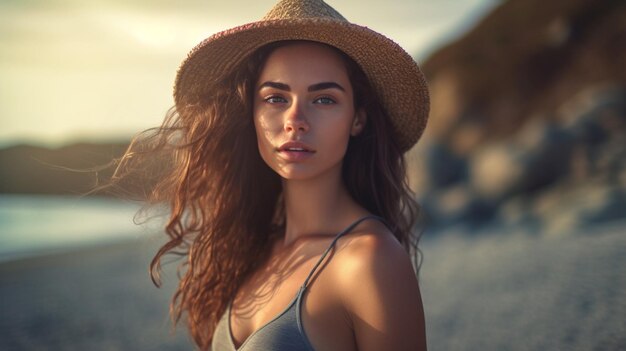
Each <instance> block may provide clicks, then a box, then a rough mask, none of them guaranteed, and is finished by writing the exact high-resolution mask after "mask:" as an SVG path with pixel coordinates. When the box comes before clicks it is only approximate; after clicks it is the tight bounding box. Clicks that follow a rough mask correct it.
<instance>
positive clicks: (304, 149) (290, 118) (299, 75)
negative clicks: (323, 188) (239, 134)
mask: <svg viewBox="0 0 626 351" xmlns="http://www.w3.org/2000/svg"><path fill="white" fill-rule="evenodd" d="M253 94H254V109H253V115H254V125H255V128H256V134H257V139H258V146H259V152H260V154H261V157H262V158H263V160H264V161H265V163H267V165H268V166H270V168H272V169H273V170H274V171H275V172H276V173H278V174H279V175H280V176H281V177H283V178H285V179H309V178H314V177H318V176H322V175H328V174H329V172H331V173H332V172H335V173H337V174H339V175H340V174H341V164H342V160H343V157H344V155H345V153H346V149H347V146H348V140H349V138H350V135H357V134H358V133H359V132H360V131H361V130H362V129H363V127H364V123H365V120H364V118H365V116H364V113H363V112H359V113H356V111H355V108H354V99H353V90H352V85H351V84H350V80H349V77H348V73H347V71H346V67H345V64H344V61H343V59H342V57H341V56H340V55H339V54H337V53H336V52H335V51H334V50H333V49H331V48H329V47H326V46H324V45H321V44H315V43H296V44H290V45H287V46H283V47H279V48H277V49H275V50H274V51H273V52H272V53H271V54H270V55H269V56H268V58H267V61H266V62H265V65H264V66H263V69H262V70H261V73H260V76H259V79H258V81H257V83H256V85H255V89H254V92H253Z"/></svg>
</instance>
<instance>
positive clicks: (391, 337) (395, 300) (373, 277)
mask: <svg viewBox="0 0 626 351" xmlns="http://www.w3.org/2000/svg"><path fill="white" fill-rule="evenodd" d="M346 251H347V252H346V253H345V255H344V258H345V261H344V262H342V264H343V265H342V276H343V277H344V279H342V284H341V285H342V287H341V289H340V291H341V295H342V300H343V305H344V306H345V308H346V311H347V313H348V315H349V316H350V318H351V321H352V323H353V326H354V334H355V338H356V344H357V348H358V350H359V351H382V350H407V351H408V350H410V351H415V350H419V351H422V350H426V332H425V325H424V310H423V306H422V299H421V295H420V290H419V285H418V282H417V278H416V276H415V272H414V271H413V268H412V265H411V260H410V259H409V256H408V254H407V253H406V251H405V250H404V248H403V247H402V246H401V245H400V244H399V243H398V242H397V241H396V240H395V239H394V238H393V236H392V235H391V234H390V233H386V234H382V233H379V234H368V235H363V236H359V238H356V239H355V240H354V241H353V242H351V243H350V245H348V246H347V250H346ZM344 267H345V268H344ZM344 269H345V271H344Z"/></svg>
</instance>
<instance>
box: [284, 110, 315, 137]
mask: <svg viewBox="0 0 626 351" xmlns="http://www.w3.org/2000/svg"><path fill="white" fill-rule="evenodd" d="M285 131H286V132H300V133H306V132H308V131H309V122H308V121H307V119H306V117H305V114H304V112H303V111H302V108H301V107H300V106H298V104H297V103H294V104H293V105H292V106H291V107H290V108H289V109H288V110H287V115H286V117H285Z"/></svg>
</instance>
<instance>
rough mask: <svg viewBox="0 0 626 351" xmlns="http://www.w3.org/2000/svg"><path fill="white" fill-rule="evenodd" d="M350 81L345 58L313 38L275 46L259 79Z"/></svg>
mask: <svg viewBox="0 0 626 351" xmlns="http://www.w3.org/2000/svg"><path fill="white" fill-rule="evenodd" d="M268 79H277V80H285V81H286V80H302V79H307V80H314V81H315V80H317V81H344V82H347V81H348V73H347V69H346V64H345V61H344V58H343V57H342V56H341V55H340V54H339V53H338V52H337V51H336V50H335V49H333V48H331V47H328V46H326V45H323V44H318V43H313V42H298V43H291V44H287V45H285V46H281V47H278V48H276V49H274V50H273V51H272V52H271V53H270V54H269V56H268V57H267V59H266V61H265V64H264V65H263V68H262V70H261V74H260V77H259V81H266V80H268Z"/></svg>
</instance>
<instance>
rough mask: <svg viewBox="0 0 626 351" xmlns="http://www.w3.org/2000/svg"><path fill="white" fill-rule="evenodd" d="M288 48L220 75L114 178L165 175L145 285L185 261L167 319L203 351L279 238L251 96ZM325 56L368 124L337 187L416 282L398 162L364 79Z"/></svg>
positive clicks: (132, 153)
mask: <svg viewBox="0 0 626 351" xmlns="http://www.w3.org/2000/svg"><path fill="white" fill-rule="evenodd" d="M288 44H289V42H279V43H273V44H269V45H266V46H264V47H262V48H260V49H259V50H257V51H256V52H255V53H254V54H253V55H251V56H250V57H249V58H248V59H247V60H246V61H245V62H243V63H242V64H240V65H239V66H238V68H237V69H235V70H234V71H232V72H225V75H224V77H222V79H221V80H220V81H219V82H218V83H217V84H216V85H215V88H214V89H213V90H212V91H210V92H209V93H207V94H206V95H205V96H201V97H198V99H197V103H196V104H193V105H187V106H183V107H178V108H177V109H172V110H170V112H169V113H168V115H167V116H166V119H165V121H164V122H163V124H162V126H161V127H159V128H155V129H152V130H149V131H146V133H144V134H142V135H140V136H138V137H136V138H135V139H134V140H133V142H132V143H131V146H130V147H129V149H128V150H127V152H126V154H125V155H124V156H123V157H122V158H121V160H120V163H119V165H118V168H117V170H116V174H115V176H114V180H120V179H123V178H124V177H125V175H126V174H128V173H129V170H131V169H133V168H136V165H141V164H142V161H145V160H148V159H151V160H152V161H153V162H154V160H164V162H166V165H168V166H169V167H165V169H166V171H164V173H163V174H160V175H159V176H158V179H157V181H156V182H155V186H154V188H153V189H152V190H151V192H150V193H149V200H150V201H149V203H152V204H154V203H166V204H168V205H169V220H168V222H167V224H166V226H165V231H166V233H167V235H168V237H169V240H168V241H167V242H166V243H165V245H163V246H162V247H161V248H160V249H159V250H158V252H157V253H156V255H155V257H154V259H153V260H152V263H151V265H150V268H151V276H152V278H153V281H154V282H155V284H157V285H159V284H160V276H159V272H160V266H161V260H162V259H163V257H164V255H166V254H176V255H181V256H183V257H185V258H186V259H185V260H184V261H183V262H182V264H181V268H182V269H181V273H180V283H179V285H178V289H177V290H176V292H175V294H174V297H173V299H172V304H171V314H172V317H173V319H174V321H175V323H177V322H179V321H180V319H181V318H182V317H183V315H186V320H187V324H188V327H189V330H190V333H191V335H192V336H193V338H194V340H195V342H196V343H197V345H198V346H199V347H200V349H202V350H205V349H208V348H209V346H210V343H211V339H212V337H213V332H214V330H215V327H216V325H217V323H218V321H219V319H220V317H221V315H222V314H223V313H224V311H225V309H226V305H227V304H228V302H229V300H230V299H231V298H232V296H233V295H234V294H235V292H236V291H237V289H238V288H239V286H240V285H241V283H242V281H243V280H244V278H245V277H246V275H248V274H250V273H251V272H252V270H253V268H254V267H255V266H256V265H258V264H259V263H261V262H263V261H265V260H266V259H267V258H268V255H269V251H270V248H271V244H272V242H273V241H274V240H275V239H276V238H278V237H280V236H281V235H282V231H283V230H284V220H285V219H284V214H283V213H284V212H283V205H282V202H281V201H280V195H281V191H282V189H281V182H280V178H279V176H278V175H277V174H275V173H274V172H273V171H272V170H271V169H270V168H269V167H268V166H267V165H266V164H265V163H264V162H263V160H262V159H261V157H260V155H259V152H258V147H257V140H256V134H255V130H254V123H253V120H252V89H253V88H254V85H255V84H256V80H257V77H258V76H259V74H260V70H261V69H262V66H263V64H264V62H265V60H266V58H267V56H268V55H269V54H270V53H271V52H272V51H273V50H274V49H276V48H277V47H280V46H284V45H288ZM333 50H335V51H337V52H338V53H339V54H340V55H341V56H342V57H343V58H344V61H345V63H346V67H347V71H348V74H349V77H350V81H351V83H352V86H353V89H354V92H355V101H354V103H355V106H356V107H357V108H364V109H365V111H366V114H367V123H366V126H365V128H364V130H363V131H362V133H360V134H359V135H358V136H356V137H352V139H351V140H350V143H349V145H348V150H347V153H346V156H345V158H344V163H343V170H342V172H343V173H342V174H343V176H342V177H343V181H344V183H345V185H346V187H347V189H348V191H349V193H350V195H351V196H352V197H353V198H354V199H355V200H356V201H357V202H358V203H359V204H360V205H361V206H363V207H364V208H366V209H367V210H368V211H370V212H371V213H372V214H375V215H378V216H381V217H383V218H384V219H385V220H386V222H387V223H388V224H390V225H391V228H390V230H391V231H392V232H393V234H394V235H395V237H396V238H397V239H398V240H399V241H400V242H401V243H402V244H403V245H404V246H405V248H406V250H407V252H408V253H409V254H410V255H411V257H412V258H413V259H414V260H413V262H414V266H415V270H416V272H417V270H418V269H419V260H418V255H419V251H418V250H417V243H418V240H419V235H415V234H412V232H413V231H412V229H413V227H414V224H415V222H416V218H417V215H418V206H417V203H416V202H415V200H414V195H413V193H412V192H411V190H410V188H409V187H408V183H407V180H406V168H405V161H404V158H403V155H402V152H401V150H400V149H399V147H398V145H397V144H396V142H395V139H394V138H393V130H392V127H391V125H390V123H389V122H388V121H387V115H386V113H385V110H384V109H383V108H382V106H381V104H380V102H379V101H378V98H377V96H376V94H374V92H373V90H372V88H371V87H370V85H369V82H368V80H367V78H366V76H365V74H364V73H363V72H362V70H361V69H360V68H359V66H358V65H357V64H356V63H355V62H354V61H353V60H352V59H350V58H349V57H348V56H346V55H345V54H344V53H343V52H341V51H339V50H337V49H334V48H333ZM146 145H147V147H146ZM163 154H164V155H166V156H165V157H155V156H154V155H163ZM133 165H135V166H133ZM251 175H254V176H251Z"/></svg>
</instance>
